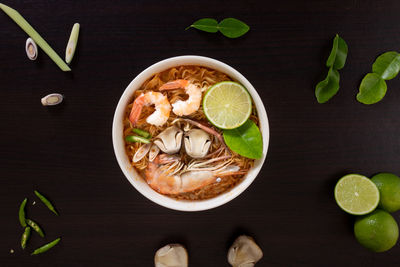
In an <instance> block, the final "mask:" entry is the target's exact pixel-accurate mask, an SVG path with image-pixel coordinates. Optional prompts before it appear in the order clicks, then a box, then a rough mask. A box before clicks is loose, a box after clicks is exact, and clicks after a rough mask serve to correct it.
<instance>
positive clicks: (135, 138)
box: [125, 135, 150, 144]
mask: <svg viewBox="0 0 400 267" xmlns="http://www.w3.org/2000/svg"><path fill="white" fill-rule="evenodd" d="M125 140H126V141H127V142H131V143H138V142H139V143H144V144H148V143H150V140H149V139H146V138H143V137H140V136H136V135H128V136H126V137H125Z"/></svg>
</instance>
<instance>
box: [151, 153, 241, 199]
mask: <svg viewBox="0 0 400 267" xmlns="http://www.w3.org/2000/svg"><path fill="white" fill-rule="evenodd" d="M168 163H172V165H168ZM183 168H184V165H183V164H182V163H181V162H180V161H179V159H178V158H177V157H176V156H174V155H167V154H161V155H158V156H157V157H156V158H155V159H154V161H153V162H149V165H148V166H147V169H146V171H145V179H146V182H147V183H148V184H149V185H150V187H151V188H153V189H154V190H156V191H157V192H159V193H161V194H179V193H185V192H191V191H194V190H196V189H199V188H202V187H204V186H206V185H209V184H212V183H215V182H217V181H218V178H219V177H223V176H229V175H236V174H244V173H245V172H244V171H240V170H239V167H238V166H235V165H229V166H228V165H227V164H221V165H220V166H219V167H218V166H215V167H213V168H193V170H190V169H187V170H186V171H184V172H183V173H182V174H180V172H179V171H180V170H182V169H183Z"/></svg>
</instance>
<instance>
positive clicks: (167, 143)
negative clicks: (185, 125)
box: [154, 126, 183, 154]
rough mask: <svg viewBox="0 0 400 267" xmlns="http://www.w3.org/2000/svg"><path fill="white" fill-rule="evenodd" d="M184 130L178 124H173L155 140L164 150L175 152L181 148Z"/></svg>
mask: <svg viewBox="0 0 400 267" xmlns="http://www.w3.org/2000/svg"><path fill="white" fill-rule="evenodd" d="M182 136H183V131H182V130H181V129H179V128H178V127H176V126H171V127H168V128H167V129H165V130H164V131H163V132H161V133H160V134H159V135H158V136H157V137H156V138H155V140H154V144H156V145H157V146H158V147H159V148H160V149H161V151H162V152H164V153H167V154H175V153H177V152H178V151H179V149H181V145H182Z"/></svg>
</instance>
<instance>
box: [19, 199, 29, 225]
mask: <svg viewBox="0 0 400 267" xmlns="http://www.w3.org/2000/svg"><path fill="white" fill-rule="evenodd" d="M27 201H28V199H27V198H25V199H24V200H23V201H22V203H21V205H20V206H19V212H18V217H19V222H20V223H21V226H22V227H26V222H25V205H26V202H27Z"/></svg>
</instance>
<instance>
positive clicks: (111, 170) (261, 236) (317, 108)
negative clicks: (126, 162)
mask: <svg viewBox="0 0 400 267" xmlns="http://www.w3.org/2000/svg"><path fill="white" fill-rule="evenodd" d="M3 2H4V4H7V5H10V6H12V7H14V8H15V9H17V10H18V11H19V12H20V13H21V14H22V15H23V16H24V17H25V18H26V19H27V20H28V21H29V22H30V23H31V24H32V25H33V26H34V27H35V28H36V29H37V30H38V32H39V33H40V34H41V35H42V36H43V37H44V38H45V39H46V40H47V41H48V42H49V44H50V45H52V47H53V48H54V49H55V50H56V51H57V52H58V53H59V54H60V55H62V57H64V51H65V47H66V44H67V41H68V38H69V33H70V30H71V28H72V25H73V23H75V22H79V23H80V24H81V34H80V39H79V44H78V48H77V53H76V55H75V58H74V60H73V63H72V66H71V67H72V69H73V71H72V73H63V72H61V71H60V70H59V69H58V67H57V66H56V65H55V64H54V63H53V62H52V61H51V60H50V59H49V58H48V57H47V56H46V55H45V54H44V52H43V51H39V58H38V60H37V61H35V62H31V61H29V60H28V59H27V57H26V55H25V51H24V45H25V40H26V38H27V36H26V34H25V33H24V32H22V31H21V30H20V28H19V27H18V26H17V25H16V24H15V23H14V22H12V21H11V20H10V19H9V18H8V16H6V15H5V14H4V13H2V12H0V36H1V39H0V101H1V104H0V122H1V123H0V136H1V138H0V159H1V160H0V179H1V180H0V181H1V185H0V213H1V223H0V225H1V227H0V237H1V242H0V265H1V266H153V256H154V253H155V251H156V250H157V249H158V248H160V247H161V246H163V245H165V244H167V243H170V242H179V243H182V244H184V245H185V246H186V247H187V248H188V251H189V255H190V266H201V267H205V266H218V267H219V266H229V265H228V263H227V261H226V254H227V249H228V247H229V246H230V244H231V242H232V241H233V240H234V238H235V237H237V236H238V235H239V234H249V235H251V236H253V237H254V238H255V239H256V241H257V242H258V244H259V245H260V246H261V248H262V249H263V251H264V257H263V259H262V260H261V261H260V262H259V264H257V266H399V264H400V256H399V254H400V245H399V244H397V245H396V246H395V247H394V248H393V249H392V250H390V251H388V252H386V253H380V254H375V253H372V252H369V251H367V250H366V249H364V248H363V247H361V246H360V245H359V244H358V243H357V241H356V240H355V238H354V236H353V233H352V227H353V220H354V219H353V217H351V216H348V215H346V214H345V213H344V212H342V211H341V210H340V209H339V208H338V207H337V205H336V203H335V200H334V198H333V188H334V185H335V183H336V181H337V180H338V179H339V178H340V177H341V176H342V175H344V174H347V173H353V172H355V173H362V174H364V175H367V176H371V175H373V174H374V173H377V172H381V171H385V172H393V173H397V174H400V165H399V162H400V141H399V140H400V139H399V136H400V120H399V115H400V90H399V87H400V80H399V78H397V79H394V80H391V81H388V92H387V95H386V96H385V98H384V99H383V101H381V102H380V103H378V104H375V105H371V106H366V105H362V104H360V103H358V102H357V101H356V99H355V95H356V94H357V92H358V86H359V83H360V81H361V79H362V77H363V76H364V75H365V74H366V73H367V72H369V71H370V70H371V67H372V63H373V61H374V60H375V58H376V56H378V55H379V54H381V53H383V52H385V51H391V50H399V47H400V23H399V13H400V2H399V1H398V0H391V1H389V0H388V1H383V0H382V1H375V0H364V1H356V0H354V1H350V0H342V1H339V0H309V1H305V0H304V1H299V0H281V1H254V0H248V1H233V0H231V1H215V0H214V1H209V0H203V1H181V0H175V1H171V0H164V1H142V0H136V1H129V0H125V1H122V0H114V1H100V0H99V1H51V0H40V1H39V0H37V1H28V0H25V1H15V0H13V1H11V0H4V1H3ZM204 17H212V18H216V19H218V20H222V19H223V18H226V17H235V18H238V19H240V20H243V21H245V22H246V23H247V24H248V25H250V27H251V30H250V31H249V32H248V33H247V34H246V35H245V36H243V37H241V38H239V39H234V40H232V39H228V38H225V37H224V36H222V35H221V34H210V33H204V32H200V31H197V30H195V29H190V30H187V31H185V30H184V29H185V28H186V27H187V26H188V25H190V24H191V23H192V22H194V21H195V20H197V19H200V18H204ZM336 33H339V34H340V35H341V36H342V37H343V38H344V39H345V40H346V41H347V44H348V46H349V56H348V60H347V64H346V66H345V68H344V69H342V70H341V71H340V75H341V80H340V87H341V88H340V90H339V92H338V94H337V95H336V96H335V97H334V98H333V99H331V100H330V101H329V102H328V103H326V104H318V103H317V101H316V99H315V97H314V87H315V85H316V83H317V82H318V81H320V80H322V79H323V78H324V76H325V75H326V72H327V69H326V67H325V66H324V64H325V60H326V58H327V56H328V54H329V51H330V48H331V45H332V39H333V37H334V35H335V34H336ZM178 55H202V56H208V57H212V58H215V59H218V60H221V61H223V62H225V63H227V64H229V65H231V66H232V67H234V68H235V69H237V70H238V71H240V72H241V73H242V74H243V75H244V76H245V77H246V78H247V79H248V80H249V81H250V82H251V83H252V84H253V85H254V87H255V88H256V89H257V91H258V93H259V94H260V96H261V97H262V99H263V102H264V105H265V107H266V110H267V113H268V117H269V122H270V134H271V139H270V147H269V150H268V155H267V160H266V162H265V164H264V166H263V169H262V171H261V173H260V174H259V176H258V177H257V179H256V180H255V181H254V183H253V184H252V185H251V186H250V187H249V188H248V189H247V190H246V191H245V192H244V193H243V194H241V195H240V196H239V197H237V198H236V199H234V200H233V201H231V202H230V203H228V204H226V205H224V206H222V207H219V208H216V209H213V210H209V211H204V212H195V213H187V212H178V211H173V210H169V209H166V208H163V207H161V206H158V205H156V204H154V203H152V202H151V201H149V200H147V199H146V198H145V197H143V196H142V195H141V194H140V193H138V192H137V191H136V190H135V189H134V188H133V187H132V186H131V185H130V183H129V182H128V181H127V179H125V177H124V175H123V174H122V172H121V170H120V168H119V166H118V164H117V161H116V159H115V156H114V152H113V148H112V142H111V125H112V118H113V114H114V110H115V107H116V105H117V102H118V100H119V98H120V96H121V94H122V92H123V90H124V89H125V87H126V86H127V85H128V84H129V82H130V81H131V80H132V79H133V78H134V77H135V76H136V75H137V74H139V73H140V72H141V71H142V70H143V69H145V68H146V67H148V66H150V65H151V64H153V63H155V62H158V61H160V60H162V59H165V58H168V57H172V56H178ZM53 92H58V93H62V94H64V95H65V97H66V100H65V103H63V105H60V106H57V107H53V108H46V107H43V106H42V105H41V104H40V98H41V97H43V96H44V95H46V94H49V93H53ZM34 189H37V190H39V191H41V192H43V193H45V194H46V195H47V196H49V198H50V199H51V200H52V201H53V202H54V203H55V205H56V207H57V209H58V210H59V212H60V216H59V217H56V216H54V215H53V214H52V213H51V212H49V211H48V210H47V209H46V208H45V206H44V205H43V204H42V203H40V202H39V201H38V200H37V199H36V197H34V194H33V190H34ZM24 197H29V203H28V205H27V214H28V216H29V217H30V218H32V219H34V220H36V221H37V222H39V223H40V224H41V225H42V226H43V228H44V231H45V232H46V237H45V238H44V239H42V238H40V237H39V236H38V235H37V234H35V233H33V234H32V239H31V240H30V242H29V244H28V246H27V249H26V251H22V250H21V248H20V247H19V240H20V236H21V234H22V231H23V230H22V228H21V226H20V225H19V223H18V207H19V204H20V203H21V201H22V200H23V198H24ZM34 200H35V201H36V204H35V205H32V202H33V201H34ZM393 216H394V217H395V219H396V220H397V221H398V222H400V214H399V213H395V214H394V215H393ZM58 236H62V241H61V242H60V244H59V245H58V246H57V247H55V248H53V249H52V250H51V251H49V252H48V253H46V254H42V255H38V256H30V255H29V254H30V252H31V251H32V250H33V249H34V248H36V247H38V246H40V245H41V244H44V243H46V242H48V241H51V240H53V239H55V238H56V237H58ZM10 249H13V250H14V253H10Z"/></svg>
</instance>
